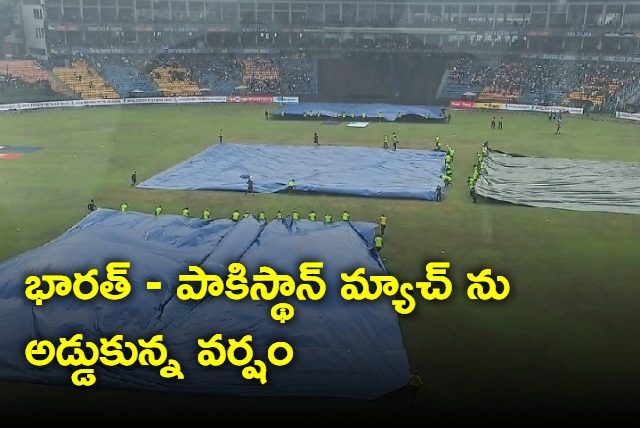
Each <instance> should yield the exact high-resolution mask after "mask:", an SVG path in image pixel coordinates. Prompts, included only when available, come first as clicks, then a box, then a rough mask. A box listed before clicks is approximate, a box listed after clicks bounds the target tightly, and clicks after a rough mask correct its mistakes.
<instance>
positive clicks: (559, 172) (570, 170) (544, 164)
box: [476, 149, 640, 214]
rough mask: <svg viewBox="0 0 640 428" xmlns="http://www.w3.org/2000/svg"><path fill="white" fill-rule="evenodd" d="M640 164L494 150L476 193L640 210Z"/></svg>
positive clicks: (534, 202) (564, 205)
mask: <svg viewBox="0 0 640 428" xmlns="http://www.w3.org/2000/svg"><path fill="white" fill-rule="evenodd" d="M639 178H640V163H633V162H604V161H595V160H581V159H565V158H543V157H533V156H522V155H517V154H510V153H504V152H501V151H498V150H491V149H490V150H489V154H488V156H487V157H486V158H485V162H484V170H483V171H482V173H481V175H480V178H479V179H478V181H477V183H476V194H478V195H480V196H484V197H486V198H491V199H495V200H499V201H505V202H510V203H514V204H519V205H528V206H534V207H546V208H560V209H566V210H576V211H601V212H612V213H628V214H640V180H639Z"/></svg>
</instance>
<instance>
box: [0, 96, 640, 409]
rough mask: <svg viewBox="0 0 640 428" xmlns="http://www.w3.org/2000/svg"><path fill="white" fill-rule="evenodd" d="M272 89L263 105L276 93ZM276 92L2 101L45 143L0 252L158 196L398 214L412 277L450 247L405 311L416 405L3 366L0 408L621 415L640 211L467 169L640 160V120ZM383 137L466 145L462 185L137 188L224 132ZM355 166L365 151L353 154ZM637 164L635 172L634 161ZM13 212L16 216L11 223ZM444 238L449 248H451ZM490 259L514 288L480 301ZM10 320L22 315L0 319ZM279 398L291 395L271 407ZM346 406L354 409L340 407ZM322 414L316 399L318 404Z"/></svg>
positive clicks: (637, 342)
mask: <svg viewBox="0 0 640 428" xmlns="http://www.w3.org/2000/svg"><path fill="white" fill-rule="evenodd" d="M274 108H275V107H273V106H268V109H269V110H270V111H271V110H273V109H274ZM264 110H265V106H245V105H193V106H180V107H177V106H144V107H142V106H141V107H133V106H131V107H96V108H87V109H78V110H55V111H54V110H51V111H32V112H21V113H6V114H2V115H0V129H1V130H2V132H1V133H0V145H13V146H39V147H42V148H43V150H41V151H39V152H36V153H29V154H26V155H24V157H22V158H20V159H16V160H0V237H1V245H0V261H4V260H8V259H9V258H11V257H13V256H16V255H18V254H20V253H22V252H24V251H27V250H29V249H33V248H36V247H38V246H40V245H42V244H44V243H46V242H48V241H50V240H51V239H53V238H55V237H57V236H59V235H60V234H62V233H63V232H65V231H66V230H67V229H69V228H70V227H71V226H72V225H73V224H75V223H76V222H77V221H78V220H80V219H81V218H82V217H83V216H85V215H86V214H87V209H86V204H87V202H88V201H89V199H90V198H95V200H96V203H97V204H98V206H100V207H111V208H116V209H117V208H118V207H119V206H120V204H121V203H122V202H123V201H126V202H128V203H129V207H130V210H132V211H143V212H148V213H152V212H153V209H154V207H155V206H156V205H157V204H158V203H161V204H162V205H163V207H164V208H165V214H168V213H175V214H179V213H180V210H181V209H182V208H183V207H184V206H189V207H190V209H191V212H192V215H196V216H199V215H200V213H201V212H202V210H203V209H204V208H209V209H210V210H211V211H212V213H213V217H214V218H218V217H228V216H229V215H230V214H231V212H232V211H233V210H234V209H235V208H237V209H239V210H240V211H241V212H243V211H244V210H250V211H251V212H252V213H257V212H258V211H259V210H261V209H263V210H265V212H266V213H267V215H269V216H273V213H275V212H276V210H278V209H280V210H282V211H283V212H284V213H288V212H291V211H292V210H293V209H294V208H297V209H298V210H300V212H301V213H303V214H305V213H306V212H308V211H309V210H310V209H315V210H316V212H318V214H319V215H322V214H324V213H325V212H331V213H333V215H334V218H337V217H338V216H339V214H340V213H341V212H342V210H343V209H347V210H349V211H350V212H351V215H352V219H353V220H362V221H375V220H376V218H377V217H378V215H379V214H380V213H383V212H384V213H385V214H386V215H387V216H388V218H389V224H388V227H387V232H386V234H385V237H386V240H385V248H384V250H383V252H384V257H386V259H387V261H386V265H387V267H388V269H389V272H390V273H391V274H392V275H395V276H396V277H397V278H398V279H400V280H402V281H410V282H415V281H419V280H422V281H424V280H425V278H424V270H425V264H426V263H427V262H429V261H450V262H451V264H452V269H451V271H450V275H449V277H450V278H451V280H452V281H453V285H454V289H453V294H452V296H451V297H450V298H449V299H448V300H445V301H425V300H422V299H418V307H417V309H416V310H415V312H414V313H413V314H411V315H406V316H400V322H401V326H402V330H403V335H404V341H405V345H406V348H407V351H408V354H409V359H410V365H411V367H415V368H417V369H419V370H420V371H421V373H422V376H423V378H424V380H425V381H426V383H427V389H426V390H424V391H421V392H420V393H419V396H418V405H417V406H416V407H415V408H413V409H409V408H408V395H404V393H403V394H400V395H394V396H392V397H390V398H389V399H386V400H382V401H380V402H366V403H359V402H336V401H331V400H255V399H241V398H207V397H174V396H165V395H155V394H143V393H128V392H127V393H125V392H113V391H99V390H86V389H85V390H81V389H79V388H67V387H54V386H38V385H28V384H24V385H23V384H13V383H3V384H0V401H1V402H2V403H3V405H6V406H7V408H8V407H11V406H13V407H14V408H18V407H19V406H21V405H24V404H28V405H29V406H32V405H34V403H38V404H37V405H36V408H38V406H40V407H41V406H45V408H46V407H47V406H50V405H60V406H71V405H72V406H74V407H77V406H82V407H84V408H85V409H89V408H91V406H94V405H96V403H98V402H100V403H102V405H104V406H105V408H110V409H115V408H116V407H114V406H119V407H118V408H132V409H137V410H139V411H141V412H151V411H152V410H153V409H156V408H158V407H164V406H174V405H175V406H177V407H178V408H180V409H183V410H184V409H186V411H188V412H193V411H195V410H198V409H199V410H205V409H219V410H221V409H232V408H234V407H233V406H235V405H238V409H246V410H248V409H251V408H256V407H260V406H262V405H263V404H266V406H265V407H264V408H265V409H266V408H269V409H272V410H273V411H283V410H284V409H289V410H290V409H297V410H303V411H305V412H307V413H308V414H318V413H321V414H331V411H333V410H335V409H337V408H340V409H343V410H345V411H346V412H351V413H352V414H353V415H356V414H357V415H359V416H360V417H363V415H366V414H374V413H377V412H382V413H384V414H387V415H395V416H396V417H398V418H399V419H400V420H401V419H402V418H407V417H411V415H419V416H420V417H421V418H422V417H424V418H425V420H428V418H429V417H430V416H433V417H435V416H437V415H441V416H444V415H446V416H448V417H450V418H451V420H453V419H454V418H455V417H456V416H465V417H467V418H469V419H477V420H482V419H485V420H487V421H499V420H500V419H499V418H500V417H501V415H504V414H506V413H507V412H509V411H514V412H519V413H520V415H521V416H520V418H521V419H519V421H522V420H523V419H527V418H532V417H535V416H536V415H541V414H549V413H550V412H552V411H556V409H559V411H566V412H565V414H567V415H568V414H569V413H570V412H571V411H576V412H577V413H576V417H580V418H582V417H585V416H586V417H589V416H591V415H595V412H597V411H600V410H601V411H602V412H603V413H602V414H608V412H609V411H610V414H611V415H612V417H615V416H616V415H620V411H624V410H630V408H631V406H632V404H633V403H635V402H636V400H635V399H636V398H637V397H638V389H637V388H638V387H637V384H638V382H639V381H640V368H639V363H638V357H639V356H640V310H639V304H640V281H639V279H638V278H639V273H640V216H637V215H628V214H610V213H597V212H576V211H565V210H555V209H543V208H532V207H524V206H514V205H510V204H503V203H495V202H493V203H492V202H489V201H486V200H483V199H482V198H480V201H479V203H478V204H477V205H473V204H472V203H471V200H470V197H469V193H468V187H467V184H466V177H467V176H468V175H469V174H470V172H471V169H472V165H473V162H474V159H475V154H476V152H477V151H478V150H479V148H480V146H481V144H482V143H483V142H484V141H486V140H488V141H489V143H490V146H491V147H493V148H496V149H499V150H503V151H507V152H515V153H520V154H529V155H539V156H548V157H570V158H582V159H600V160H618V161H636V162H637V161H640V126H638V125H637V124H634V123H629V122H623V121H617V120H613V119H606V118H605V119H601V120H599V119H596V118H583V117H566V118H565V119H564V121H563V128H562V135H554V132H555V126H554V125H553V124H552V123H550V122H549V121H548V120H547V116H546V115H544V114H540V115H538V114H527V113H513V114H506V113H505V114H504V118H505V121H504V130H502V131H498V130H491V129H490V128H489V122H490V118H491V116H492V115H494V113H491V112H466V111H465V112H463V111H455V112H452V116H453V118H452V121H451V123H450V124H449V125H439V124H393V123H383V124H379V123H372V124H370V125H369V126H368V127H367V128H365V129H351V128H346V126H345V125H344V124H343V125H341V126H327V125H321V124H320V123H318V122H303V121H278V120H270V121H267V120H265V118H264ZM220 128H223V129H224V133H225V141H227V142H255V143H270V144H300V145H308V146H309V145H312V144H313V133H314V132H318V134H319V136H320V143H321V144H322V145H345V146H369V147H382V137H383V135H384V134H385V133H386V134H388V135H389V136H391V133H392V132H397V134H398V137H399V140H400V145H399V148H400V149H403V148H413V149H421V148H422V149H432V148H433V147H434V139H435V137H436V135H439V136H440V137H441V139H442V142H443V145H444V144H451V145H452V146H453V147H454V148H455V149H456V156H455V161H454V170H455V176H454V179H453V185H452V186H451V187H449V188H447V192H446V196H445V201H444V202H443V203H440V204H438V203H435V202H425V201H413V200H395V199H374V198H363V197H358V198H355V197H344V196H316V195H295V196H289V195H286V194H273V195H260V194H259V195H256V196H255V197H247V196H245V195H244V194H243V193H242V192H237V193H236V192H208V191H155V190H143V189H133V188H131V187H130V185H129V184H130V175H131V172H132V171H133V170H136V171H137V173H138V182H142V181H144V180H145V179H146V178H148V177H150V176H152V175H155V174H157V173H159V172H161V171H163V170H165V169H166V168H169V167H171V166H173V165H175V164H177V163H178V162H180V161H182V160H185V159H187V158H189V157H191V156H194V155H195V154H197V153H199V152H200V151H202V150H203V149H205V148H206V147H208V146H210V145H212V144H214V143H215V142H216V141H217V135H218V130H219V129H220ZM354 174H357V165H354ZM638 179H639V180H640V177H638ZM18 229H19V231H18ZM442 251H444V254H443V253H442ZM483 268H491V269H492V271H493V275H494V276H495V275H504V276H506V277H507V279H508V280H509V282H510V284H511V293H510V295H509V296H508V297H507V298H506V299H505V300H503V301H477V300H476V301H472V300H469V299H468V298H467V296H466V287H467V285H468V284H469V282H468V281H467V279H466V273H467V272H473V273H478V272H479V271H480V270H481V269H483ZM0 328H3V329H4V328H11V326H9V325H5V324H0ZM276 409H281V410H276ZM347 414H348V413H347ZM318 417H319V416H318Z"/></svg>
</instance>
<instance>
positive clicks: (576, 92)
mask: <svg viewBox="0 0 640 428" xmlns="http://www.w3.org/2000/svg"><path fill="white" fill-rule="evenodd" d="M638 81H640V66H639V65H637V64H636V65H634V64H621V63H610V62H600V63H597V62H577V61H551V60H548V61H527V60H520V59H518V60H501V61H496V62H490V61H477V60H474V59H472V58H468V57H466V58H460V59H458V60H457V61H456V62H455V64H454V65H453V66H452V67H451V70H450V72H449V75H448V78H447V85H448V86H455V87H456V88H459V89H458V91H459V92H461V91H464V90H465V88H466V89H468V90H479V93H478V98H477V99H478V100H479V101H504V102H522V103H524V104H540V105H544V104H558V103H560V102H564V103H565V104H570V103H581V102H582V103H585V102H586V103H590V104H591V105H593V106H594V107H596V108H598V107H601V106H604V105H605V104H606V102H607V101H608V100H609V99H612V98H615V96H616V94H617V93H619V92H620V91H621V90H623V89H624V88H625V87H627V86H628V85H635V84H636V83H637V82H638ZM479 88H481V89H479ZM461 95H462V94H461V93H460V94H457V96H459V97H460V98H462V96H461Z"/></svg>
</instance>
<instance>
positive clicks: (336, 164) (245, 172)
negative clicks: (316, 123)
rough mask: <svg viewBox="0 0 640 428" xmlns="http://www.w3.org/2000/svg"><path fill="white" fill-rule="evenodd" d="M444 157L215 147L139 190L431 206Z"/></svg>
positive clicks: (437, 153)
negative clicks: (290, 186) (408, 201)
mask: <svg viewBox="0 0 640 428" xmlns="http://www.w3.org/2000/svg"><path fill="white" fill-rule="evenodd" d="M444 156H445V152H444V151H439V150H409V149H398V150H385V149H381V148H380V149H377V148H358V147H342V146H319V147H316V146H285V145H258V144H227V143H223V144H216V145H214V146H211V147H209V148H207V149H206V150H204V151H203V152H201V153H199V154H198V155H196V156H194V157H192V158H191V159H188V160H186V161H184V162H181V163H180V164H178V165H176V166H174V167H172V168H170V169H168V170H166V171H164V172H161V173H159V174H157V175H155V176H153V177H151V178H149V179H147V180H145V181H143V182H141V183H140V184H139V185H138V187H139V188H144V189H165V190H233V191H243V192H244V191H245V190H246V189H247V184H246V181H247V178H248V177H249V176H251V178H252V179H253V181H254V190H255V192H256V193H276V192H283V191H286V190H287V183H288V182H289V180H291V179H294V180H295V182H296V191H298V192H314V193H335V194H343V195H356V196H373V197H383V198H412V199H426V200H435V190H436V187H437V186H440V187H441V188H442V189H444V183H443V181H442V174H443V173H444Z"/></svg>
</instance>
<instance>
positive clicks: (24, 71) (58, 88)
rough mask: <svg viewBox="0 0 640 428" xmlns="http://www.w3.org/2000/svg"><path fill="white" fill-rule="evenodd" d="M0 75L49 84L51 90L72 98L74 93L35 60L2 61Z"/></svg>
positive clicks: (0, 62)
mask: <svg viewBox="0 0 640 428" xmlns="http://www.w3.org/2000/svg"><path fill="white" fill-rule="evenodd" d="M0 74H2V75H5V76H10V77H17V78H19V79H21V80H22V81H24V82H27V83H38V82H42V81H45V82H48V84H49V86H50V87H51V90H53V91H54V92H59V93H60V94H63V95H66V96H71V95H72V91H71V90H70V89H69V88H68V87H67V86H66V85H65V84H64V83H63V82H62V81H61V80H60V79H58V78H57V77H56V76H55V75H53V74H52V73H51V72H50V71H49V70H46V69H45V68H43V67H42V66H41V65H40V64H39V63H38V62H37V61H35V60H29V59H25V60H0Z"/></svg>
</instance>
